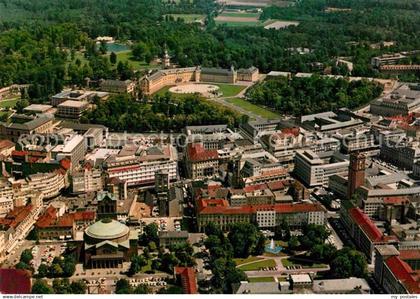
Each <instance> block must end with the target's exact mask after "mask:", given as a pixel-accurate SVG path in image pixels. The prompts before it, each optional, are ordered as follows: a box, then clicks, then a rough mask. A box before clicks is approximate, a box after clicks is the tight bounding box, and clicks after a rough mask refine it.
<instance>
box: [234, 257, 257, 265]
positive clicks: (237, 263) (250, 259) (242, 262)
mask: <svg viewBox="0 0 420 299" xmlns="http://www.w3.org/2000/svg"><path fill="white" fill-rule="evenodd" d="M233 260H234V262H235V263H236V265H237V266H239V265H242V264H246V263H250V262H256V261H260V260H262V258H260V257H256V256H250V257H248V258H246V259H239V258H238V259H233Z"/></svg>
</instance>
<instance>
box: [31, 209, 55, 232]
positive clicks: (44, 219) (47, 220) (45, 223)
mask: <svg viewBox="0 0 420 299" xmlns="http://www.w3.org/2000/svg"><path fill="white" fill-rule="evenodd" d="M56 220H57V210H56V208H54V207H53V206H49V207H48V208H47V209H46V210H45V212H44V213H43V214H42V215H41V217H39V218H38V221H37V222H36V223H35V226H36V227H38V228H45V227H49V226H51V225H52V224H53V223H54V222H55V221H56Z"/></svg>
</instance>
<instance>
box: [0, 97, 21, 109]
mask: <svg viewBox="0 0 420 299" xmlns="http://www.w3.org/2000/svg"><path fill="white" fill-rule="evenodd" d="M18 101H19V98H13V99H7V100H2V101H0V108H14V107H15V106H16V103H17V102H18Z"/></svg>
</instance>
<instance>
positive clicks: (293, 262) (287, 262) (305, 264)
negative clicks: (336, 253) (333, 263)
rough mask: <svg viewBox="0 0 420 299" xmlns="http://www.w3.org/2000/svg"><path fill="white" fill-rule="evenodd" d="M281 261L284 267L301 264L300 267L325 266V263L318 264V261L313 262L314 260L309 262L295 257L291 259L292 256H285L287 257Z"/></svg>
mask: <svg viewBox="0 0 420 299" xmlns="http://www.w3.org/2000/svg"><path fill="white" fill-rule="evenodd" d="M281 263H282V264H283V266H284V267H291V266H302V268H306V269H308V268H326V267H327V265H325V264H320V263H315V262H310V261H303V260H297V259H293V258H287V259H282V260H281Z"/></svg>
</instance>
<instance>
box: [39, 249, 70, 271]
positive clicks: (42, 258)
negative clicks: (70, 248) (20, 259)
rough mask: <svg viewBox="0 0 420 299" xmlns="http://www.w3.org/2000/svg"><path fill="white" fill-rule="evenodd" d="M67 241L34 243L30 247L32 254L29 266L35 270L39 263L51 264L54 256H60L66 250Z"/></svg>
mask: <svg viewBox="0 0 420 299" xmlns="http://www.w3.org/2000/svg"><path fill="white" fill-rule="evenodd" d="M66 246H67V243H65V242H64V243H61V244H60V243H58V244H57V243H55V244H51V245H48V244H43V245H35V246H34V247H32V255H33V256H34V258H33V260H32V261H31V266H32V267H33V268H34V270H35V272H36V271H37V270H38V267H39V266H40V265H41V264H46V265H51V263H52V261H53V259H54V257H58V256H61V255H62V254H63V253H64V251H65V250H66Z"/></svg>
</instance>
